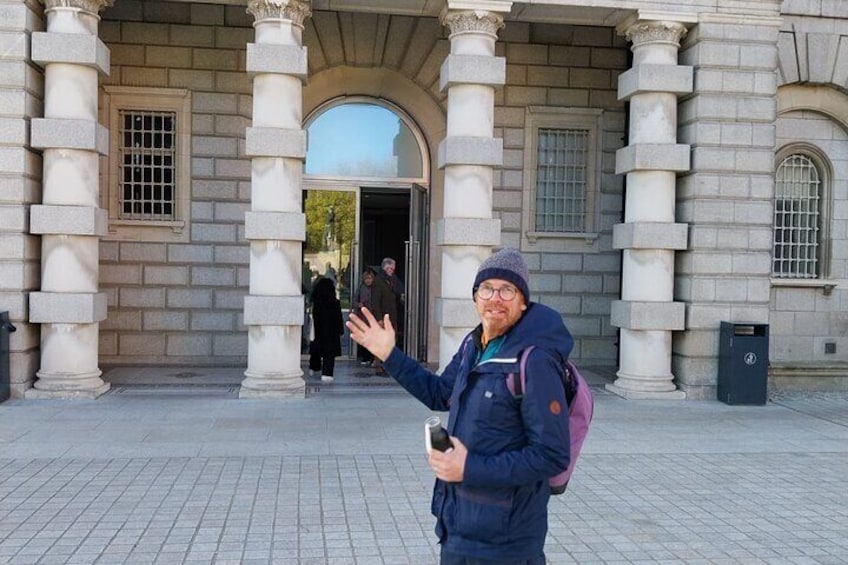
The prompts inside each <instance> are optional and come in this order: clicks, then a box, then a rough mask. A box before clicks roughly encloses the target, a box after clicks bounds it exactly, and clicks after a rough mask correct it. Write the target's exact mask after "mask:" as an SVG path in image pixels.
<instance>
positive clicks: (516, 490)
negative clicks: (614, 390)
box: [347, 249, 574, 565]
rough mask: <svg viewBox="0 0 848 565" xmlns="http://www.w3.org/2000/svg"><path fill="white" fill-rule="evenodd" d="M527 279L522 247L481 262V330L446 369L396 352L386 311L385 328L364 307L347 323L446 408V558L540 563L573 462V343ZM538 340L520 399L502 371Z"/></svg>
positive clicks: (440, 519) (421, 393) (438, 471)
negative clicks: (559, 480)
mask: <svg viewBox="0 0 848 565" xmlns="http://www.w3.org/2000/svg"><path fill="white" fill-rule="evenodd" d="M527 281H528V270H527V265H526V264H525V262H524V259H523V257H522V256H521V254H520V253H519V252H518V251H517V250H515V249H503V250H501V251H498V252H497V253H495V254H494V255H492V256H491V257H489V258H488V259H486V260H485V261H483V263H482V264H481V265H480V269H479V270H478V271H477V276H476V277H475V279H474V284H473V286H472V289H471V291H472V297H473V299H474V305H475V307H476V309H477V315H478V316H479V317H480V325H478V326H477V327H476V328H475V329H474V330H473V331H472V332H471V333H469V334H468V335H467V336H466V338H465V339H464V340H463V342H462V345H460V347H459V350H458V351H457V352H456V354H455V355H454V356H453V359H452V360H451V361H450V363H449V364H448V365H447V367H445V370H444V372H443V373H442V374H441V375H437V374H434V373H432V372H430V371H428V370H427V369H426V368H424V367H422V366H421V364H420V363H418V361H416V360H414V359H412V358H411V357H409V356H407V355H406V354H404V353H403V352H402V351H401V350H400V349H398V348H397V346H396V345H395V336H394V330H393V328H392V322H391V320H390V319H389V318H384V326H380V325H378V324H377V323H376V320H375V318H374V316H373V315H372V314H371V312H369V311H368V309H367V308H366V309H363V310H362V313H363V314H364V315H365V319H362V318H360V317H358V316H357V315H355V314H353V315H351V317H350V320H349V321H348V323H347V326H348V328H350V335H351V337H352V338H353V340H354V341H355V342H356V343H359V344H361V345H364V346H365V347H367V348H368V349H369V350H370V351H371V352H372V353H373V354H374V356H375V357H376V358H378V359H382V360H383V361H384V366H385V368H386V370H387V371H388V372H389V373H390V374H391V376H392V377H394V378H395V379H396V380H397V381H398V382H399V383H400V384H401V385H402V386H403V387H404V388H405V389H406V390H407V391H409V392H410V393H411V394H412V395H413V396H414V397H416V398H417V399H418V400H420V401H421V402H422V403H423V404H425V405H426V406H427V407H429V408H430V409H431V410H441V411H449V412H450V417H449V419H448V422H449V423H448V425H447V432H448V434H449V436H450V440H451V442H452V443H453V447H452V448H451V449H448V450H447V451H445V452H441V451H437V450H431V451H430V453H429V455H428V461H429V463H430V467H431V468H432V469H433V472H434V473H435V475H436V484H435V487H434V489H433V501H432V505H431V511H432V512H433V514H434V515H435V516H436V519H437V521H436V535H437V536H438V538H439V543H440V545H441V564H442V565H518V564H522V565H527V564H530V565H544V563H545V554H544V547H545V538H546V536H547V531H548V500H549V498H550V494H551V489H550V486H549V485H548V478H549V477H551V476H553V475H556V474H558V473H560V472H561V471H563V470H564V469H565V468H566V467H567V466H568V462H569V459H570V457H571V454H570V447H569V446H570V435H569V429H568V418H564V417H562V415H561V414H562V411H563V410H566V411H567V410H568V404H567V402H566V398H565V389H564V387H563V385H562V377H563V374H562V371H563V368H562V367H563V363H564V362H565V360H566V359H567V358H568V355H569V354H570V353H571V348H572V346H573V343H574V342H573V340H572V337H571V334H570V333H569V331H568V329H567V328H566V327H565V324H564V323H563V320H562V316H561V315H560V314H559V313H558V312H556V311H554V310H552V309H550V308H548V307H547V306H544V305H542V304H536V303H533V302H530V292H529V287H528V283H527ZM531 345H532V346H535V347H534V349H533V350H532V351H531V352H530V353H529V354H528V357H527V360H526V367H525V374H526V376H527V380H526V388H525V390H524V395H523V397H522V398H521V400H520V401H518V400H517V399H516V398H515V397H514V396H513V395H512V394H511V393H510V391H509V390H508V388H507V384H506V376H507V374H508V373H510V372H512V373H516V374H517V373H518V372H519V366H518V363H519V362H518V358H519V356H520V354H521V352H522V351H523V350H525V349H526V348H527V347H529V346H531Z"/></svg>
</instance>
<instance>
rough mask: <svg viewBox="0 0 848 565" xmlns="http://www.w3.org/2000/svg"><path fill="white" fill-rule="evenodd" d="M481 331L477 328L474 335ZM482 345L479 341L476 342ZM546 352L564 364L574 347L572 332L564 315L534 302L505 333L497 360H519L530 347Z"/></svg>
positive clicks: (479, 327)
mask: <svg viewBox="0 0 848 565" xmlns="http://www.w3.org/2000/svg"><path fill="white" fill-rule="evenodd" d="M480 331H482V327H481V326H478V327H477V329H476V330H475V331H474V333H478V332H480ZM475 340H476V341H477V342H478V344H479V337H477V338H475ZM531 345H533V346H536V347H537V348H540V349H543V350H545V351H547V352H548V353H549V354H551V355H554V356H557V357H559V358H560V361H561V362H565V360H567V359H568V356H569V355H570V354H571V349H572V348H573V347H574V339H573V338H572V337H571V332H569V331H568V328H566V327H565V323H564V322H563V321H562V315H561V314H560V313H559V312H557V311H555V310H553V309H551V308H549V307H547V306H545V305H544V304H538V303H535V302H531V303H530V304H528V305H527V310H526V311H525V312H524V315H523V316H521V318H520V319H519V320H518V322H517V323H516V324H515V325H514V326H512V328H510V330H509V331H508V332H507V333H506V338H505V339H504V342H503V344H502V345H501V348H500V350H499V351H498V353H497V357H500V358H506V357H516V358H517V357H518V355H519V354H520V353H521V351H523V350H524V349H526V348H527V347H529V346H531Z"/></svg>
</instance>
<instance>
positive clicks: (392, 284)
mask: <svg viewBox="0 0 848 565" xmlns="http://www.w3.org/2000/svg"><path fill="white" fill-rule="evenodd" d="M380 278H381V279H382V280H383V282H385V283H386V286H388V287H389V289H391V291H392V294H393V295H394V297H395V312H396V313H397V314H396V316H393V317H392V326H393V327H394V329H395V333H396V334H397V336H396V337H397V341H398V342H399V343H400V344H401V345H403V332H404V324H403V318H404V304H403V301H404V290H403V281H402V280H401V279H400V277H399V276H397V261H395V260H394V259H392V258H391V257H385V258H384V259H383V261H382V262H381V263H380Z"/></svg>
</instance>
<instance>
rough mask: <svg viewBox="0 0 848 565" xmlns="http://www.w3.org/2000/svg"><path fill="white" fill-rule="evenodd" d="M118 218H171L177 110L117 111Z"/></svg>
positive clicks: (174, 175) (173, 192)
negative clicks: (118, 118) (118, 125)
mask: <svg viewBox="0 0 848 565" xmlns="http://www.w3.org/2000/svg"><path fill="white" fill-rule="evenodd" d="M119 113H120V122H121V131H120V138H121V140H122V141H121V152H120V156H119V159H120V163H121V165H120V169H121V170H120V173H119V177H120V184H121V186H120V190H119V196H118V199H119V210H120V217H121V218H122V219H125V220H173V219H174V197H175V195H176V190H175V179H176V159H175V157H176V143H175V142H176V123H177V116H176V112H147V111H143V110H120V112H119Z"/></svg>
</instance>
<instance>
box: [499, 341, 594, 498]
mask: <svg viewBox="0 0 848 565" xmlns="http://www.w3.org/2000/svg"><path fill="white" fill-rule="evenodd" d="M534 347H535V346H533V345H531V346H530V347H528V348H527V349H525V350H524V351H522V352H521V358H520V362H519V365H518V367H519V369H518V370H519V372H518V375H519V378H518V379H516V378H515V373H510V374H508V375H507V377H506V386H507V388H508V389H509V391H510V392H511V393H512V395H513V396H514V397H515V398H519V399H520V398H521V397H522V396H523V395H524V389H525V388H526V386H525V385H526V382H527V375H526V373H527V371H526V369H527V358H528V357H530V352H531V351H533V348H534ZM562 384H563V386H564V387H565V399H566V401H567V402H568V430H569V433H570V435H571V458H570V459H569V461H568V467H567V468H566V469H565V470H564V471H562V472H561V473H559V474H558V475H555V476H553V477H551V478H550V479H548V484H549V485H550V487H551V494H562V493H564V492H565V489H566V487H567V486H568V480H569V479H570V478H571V474H572V473H573V472H574V465H575V464H576V463H577V458H578V457H579V456H580V449H581V448H582V447H583V441H584V440H585V439H586V434H587V433H588V432H589V424H590V423H591V422H592V413H593V412H594V401H593V399H592V391H590V390H589V385H588V383H586V379H584V378H583V375H581V374H580V371H578V370H577V367H576V366H575V365H574V363H572V362H571V361H566V362H565V364H564V365H563V381H562ZM563 417H565V414H564V413H563Z"/></svg>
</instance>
